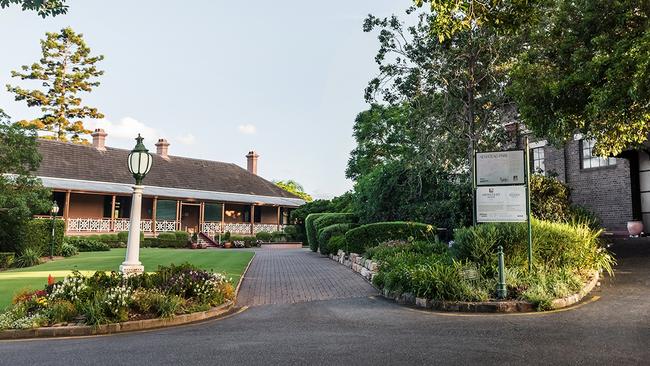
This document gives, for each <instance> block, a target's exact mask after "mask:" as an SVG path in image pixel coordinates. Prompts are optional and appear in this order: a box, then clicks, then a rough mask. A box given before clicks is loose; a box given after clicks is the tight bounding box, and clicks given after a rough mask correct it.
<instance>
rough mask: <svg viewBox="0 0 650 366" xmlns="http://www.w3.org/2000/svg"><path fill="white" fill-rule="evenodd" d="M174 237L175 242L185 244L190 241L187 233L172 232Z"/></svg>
mask: <svg viewBox="0 0 650 366" xmlns="http://www.w3.org/2000/svg"><path fill="white" fill-rule="evenodd" d="M161 234H162V233H161ZM174 235H176V240H178V241H183V242H185V244H187V243H188V242H189V241H190V233H188V232H187V231H174Z"/></svg>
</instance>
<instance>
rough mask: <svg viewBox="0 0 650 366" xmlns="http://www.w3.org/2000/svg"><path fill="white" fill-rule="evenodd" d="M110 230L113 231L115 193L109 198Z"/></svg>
mask: <svg viewBox="0 0 650 366" xmlns="http://www.w3.org/2000/svg"><path fill="white" fill-rule="evenodd" d="M111 231H115V195H113V198H112V199H111Z"/></svg>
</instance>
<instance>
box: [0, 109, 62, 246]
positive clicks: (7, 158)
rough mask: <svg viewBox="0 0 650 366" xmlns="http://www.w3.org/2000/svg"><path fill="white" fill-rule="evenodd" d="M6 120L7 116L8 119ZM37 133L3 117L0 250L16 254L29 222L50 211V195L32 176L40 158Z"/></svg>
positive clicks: (0, 133) (0, 125)
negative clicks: (11, 122) (36, 215)
mask: <svg viewBox="0 0 650 366" xmlns="http://www.w3.org/2000/svg"><path fill="white" fill-rule="evenodd" d="M5 116H6V115H5ZM37 144H38V143H37V140H36V131H34V130H33V129H25V128H21V127H19V126H16V125H12V124H9V121H8V118H6V117H2V114H0V250H2V251H16V250H17V246H18V245H19V241H20V240H21V235H22V233H23V232H24V231H25V225H27V222H28V221H29V219H30V218H31V217H32V216H33V215H35V214H39V213H42V212H47V211H48V210H49V208H50V207H51V201H50V191H49V190H47V189H45V188H43V186H42V184H41V182H40V180H39V179H37V178H35V177H34V176H33V172H34V171H36V169H37V168H38V166H39V164H40V162H41V157H40V155H39V154H38V149H37V146H38V145H37Z"/></svg>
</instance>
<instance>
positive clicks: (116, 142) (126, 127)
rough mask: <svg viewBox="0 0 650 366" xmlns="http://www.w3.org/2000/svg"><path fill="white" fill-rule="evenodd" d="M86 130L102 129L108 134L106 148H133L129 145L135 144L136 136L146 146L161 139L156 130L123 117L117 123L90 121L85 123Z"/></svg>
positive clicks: (133, 119)
mask: <svg viewBox="0 0 650 366" xmlns="http://www.w3.org/2000/svg"><path fill="white" fill-rule="evenodd" d="M86 128H88V129H89V130H94V129H96V128H103V129H104V131H105V132H106V133H107V134H108V136H107V137H106V145H108V146H117V147H127V148H130V147H133V146H131V145H134V144H135V138H136V137H137V136H138V134H140V135H142V137H144V138H145V143H146V144H147V143H148V144H152V143H155V142H156V141H158V139H159V138H160V137H161V134H160V132H159V131H158V130H156V129H155V128H153V127H149V126H147V125H146V124H144V123H142V122H140V121H138V120H137V119H135V118H132V117H124V118H122V119H120V120H119V121H118V122H113V121H111V120H108V119H101V120H92V121H88V122H87V123H86ZM127 142H128V144H127Z"/></svg>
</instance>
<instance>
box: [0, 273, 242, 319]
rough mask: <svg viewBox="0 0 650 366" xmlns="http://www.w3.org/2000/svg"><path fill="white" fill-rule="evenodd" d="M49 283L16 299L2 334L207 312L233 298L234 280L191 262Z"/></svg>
mask: <svg viewBox="0 0 650 366" xmlns="http://www.w3.org/2000/svg"><path fill="white" fill-rule="evenodd" d="M48 282H49V283H48V285H47V286H46V287H45V289H43V290H39V291H35V292H23V293H20V294H18V295H16V296H15V297H14V299H13V302H12V305H11V306H9V307H8V308H7V309H6V311H5V312H4V313H2V314H0V330H4V329H30V328H36V327H48V326H63V325H91V326H100V325H102V324H109V323H117V322H125V321H133V320H143V319H152V318H171V317H174V316H175V315H180V314H188V313H194V312H201V311H206V310H209V309H210V308H212V307H213V306H218V305H221V304H223V303H225V302H227V301H229V300H233V299H234V296H235V291H234V288H233V286H232V283H231V280H230V279H227V278H226V277H225V276H224V275H222V274H218V273H211V272H207V271H203V270H200V269H197V268H195V267H193V266H191V265H189V264H183V265H180V266H174V265H171V266H168V267H163V266H161V267H159V268H158V271H157V272H155V273H144V274H141V275H136V276H129V277H125V276H123V275H122V274H121V273H116V272H110V273H106V272H95V274H94V275H92V276H88V277H86V276H83V275H82V274H81V273H79V272H74V273H73V274H71V275H69V276H67V277H66V278H65V279H64V280H63V281H59V282H54V281H53V279H51V280H49V281H48Z"/></svg>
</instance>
